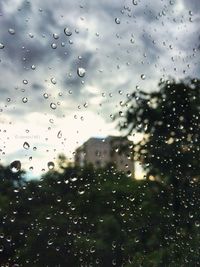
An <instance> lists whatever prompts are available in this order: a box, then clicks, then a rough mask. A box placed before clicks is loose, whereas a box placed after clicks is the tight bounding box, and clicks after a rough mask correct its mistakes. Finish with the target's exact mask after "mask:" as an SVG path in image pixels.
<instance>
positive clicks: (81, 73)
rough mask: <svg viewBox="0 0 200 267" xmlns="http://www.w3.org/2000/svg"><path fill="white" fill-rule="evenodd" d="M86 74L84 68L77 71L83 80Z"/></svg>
mask: <svg viewBox="0 0 200 267" xmlns="http://www.w3.org/2000/svg"><path fill="white" fill-rule="evenodd" d="M85 72H86V71H85V69H84V68H78V69H77V74H78V76H79V77H81V78H82V77H84V76H85Z"/></svg>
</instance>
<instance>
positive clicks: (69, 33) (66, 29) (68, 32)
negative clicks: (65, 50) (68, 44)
mask: <svg viewBox="0 0 200 267" xmlns="http://www.w3.org/2000/svg"><path fill="white" fill-rule="evenodd" d="M64 33H65V35H67V36H71V35H72V32H71V31H70V30H69V28H64Z"/></svg>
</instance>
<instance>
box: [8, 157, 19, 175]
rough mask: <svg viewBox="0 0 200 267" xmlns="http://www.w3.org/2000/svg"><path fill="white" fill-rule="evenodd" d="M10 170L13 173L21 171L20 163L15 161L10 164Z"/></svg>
mask: <svg viewBox="0 0 200 267" xmlns="http://www.w3.org/2000/svg"><path fill="white" fill-rule="evenodd" d="M10 169H11V171H12V172H13V173H16V172H19V171H20V169H21V162H20V161H19V160H15V161H13V162H12V163H11V164H10Z"/></svg>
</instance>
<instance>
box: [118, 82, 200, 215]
mask: <svg viewBox="0 0 200 267" xmlns="http://www.w3.org/2000/svg"><path fill="white" fill-rule="evenodd" d="M127 106H128V108H127ZM120 128H121V129H122V130H125V131H126V133H127V134H128V135H130V134H133V133H135V132H137V133H141V134H142V135H143V139H142V140H141V141H139V142H138V143H137V144H135V148H134V149H135V154H136V155H137V156H138V158H139V160H140V161H141V162H142V164H143V167H144V169H145V170H146V173H147V178H149V177H150V176H153V177H154V178H155V179H157V180H159V181H161V182H163V183H164V184H165V185H166V186H168V187H169V188H171V194H172V198H173V205H174V210H175V211H177V210H180V209H181V205H182V207H183V206H185V205H186V206H190V207H191V203H192V199H193V188H194V182H195V179H196V180H199V177H200V80H198V79H189V78H187V79H185V80H180V81H178V82H177V81H175V80H174V79H171V80H167V81H163V80H161V81H160V83H159V90H155V91H150V92H144V91H142V90H138V91H136V92H134V93H133V94H132V95H131V97H130V98H129V99H128V101H127V103H126V112H125V116H124V119H122V120H121V121H120ZM191 187H192V188H191ZM191 209H192V207H191Z"/></svg>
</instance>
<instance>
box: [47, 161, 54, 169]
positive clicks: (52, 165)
mask: <svg viewBox="0 0 200 267" xmlns="http://www.w3.org/2000/svg"><path fill="white" fill-rule="evenodd" d="M47 166H48V169H49V170H53V169H54V166H55V164H54V163H53V162H52V161H49V162H48V163H47Z"/></svg>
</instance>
